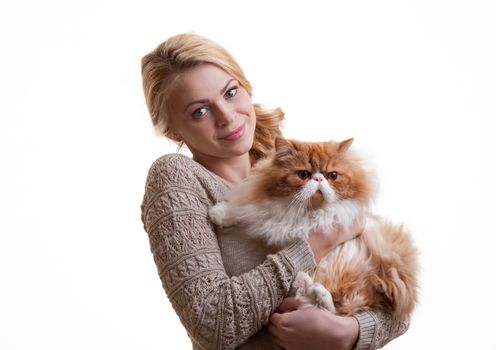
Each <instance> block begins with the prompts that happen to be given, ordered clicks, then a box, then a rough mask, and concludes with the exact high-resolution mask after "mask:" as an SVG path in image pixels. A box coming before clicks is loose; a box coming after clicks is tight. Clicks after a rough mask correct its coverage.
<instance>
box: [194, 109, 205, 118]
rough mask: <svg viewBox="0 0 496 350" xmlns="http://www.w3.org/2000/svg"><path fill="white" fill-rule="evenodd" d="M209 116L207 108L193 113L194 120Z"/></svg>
mask: <svg viewBox="0 0 496 350" xmlns="http://www.w3.org/2000/svg"><path fill="white" fill-rule="evenodd" d="M205 114H207V109H206V108H205V107H202V108H198V109H196V110H195V111H194V112H193V114H192V115H193V118H201V117H203V116H204V115H205Z"/></svg>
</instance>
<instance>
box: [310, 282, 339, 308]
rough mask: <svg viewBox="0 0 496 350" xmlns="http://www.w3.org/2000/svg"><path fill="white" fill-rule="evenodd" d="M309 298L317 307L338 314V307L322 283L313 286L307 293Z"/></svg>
mask: <svg viewBox="0 0 496 350" xmlns="http://www.w3.org/2000/svg"><path fill="white" fill-rule="evenodd" d="M307 297H308V298H309V299H310V300H311V301H312V302H313V303H314V304H315V305H316V306H319V307H321V308H323V309H326V310H329V311H330V312H332V313H333V314H336V307H335V306H334V300H333V299H332V295H331V293H329V291H328V290H327V289H325V288H324V286H323V285H321V284H320V283H315V284H313V285H312V286H311V287H310V288H308V291H307Z"/></svg>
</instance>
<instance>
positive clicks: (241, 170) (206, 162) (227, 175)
mask: <svg viewBox="0 0 496 350" xmlns="http://www.w3.org/2000/svg"><path fill="white" fill-rule="evenodd" d="M193 160H194V161H196V162H198V163H200V164H201V165H203V166H204V167H205V168H207V169H208V170H210V171H211V172H213V173H214V174H216V175H219V176H220V177H222V178H223V179H224V180H226V181H228V182H230V183H231V184H237V183H239V182H241V181H243V180H244V179H245V178H246V177H247V176H248V174H249V173H250V169H251V163H250V156H249V154H248V153H245V154H243V155H240V156H236V157H230V158H216V157H205V156H202V155H195V154H193Z"/></svg>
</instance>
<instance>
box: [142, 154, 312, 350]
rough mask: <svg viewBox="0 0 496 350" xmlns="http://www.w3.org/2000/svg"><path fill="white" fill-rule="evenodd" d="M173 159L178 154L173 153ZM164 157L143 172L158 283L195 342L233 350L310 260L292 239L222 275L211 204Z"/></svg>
mask: <svg viewBox="0 0 496 350" xmlns="http://www.w3.org/2000/svg"><path fill="white" fill-rule="evenodd" d="M176 160H177V159H176ZM178 164H180V163H178V162H174V161H171V160H170V159H165V160H164V159H163V158H161V159H159V160H158V161H156V162H155V163H154V164H153V165H152V167H151V169H150V172H149V174H148V179H147V184H146V188H145V196H144V199H143V204H142V221H143V224H144V228H145V231H146V232H147V233H148V236H149V240H150V249H151V251H152V253H153V257H154V260H155V263H156V266H157V270H158V273H159V276H160V279H161V281H162V286H163V288H164V289H165V291H166V294H167V296H168V298H169V300H170V302H171V304H172V306H173V308H174V310H175V311H176V313H177V315H178V316H179V318H180V320H181V322H182V324H183V326H184V327H185V328H186V331H187V333H188V335H189V337H190V338H191V340H192V342H193V344H194V347H195V348H201V349H233V348H235V347H237V346H239V345H240V344H242V343H244V342H245V341H246V340H247V339H248V338H249V337H250V336H251V335H253V334H254V333H256V332H257V331H259V330H260V329H261V327H262V325H264V324H266V323H267V322H268V320H269V317H270V315H271V314H272V313H273V312H274V311H275V309H276V307H277V306H278V305H279V304H280V303H281V301H282V299H283V298H284V296H285V295H287V293H288V292H289V290H290V288H291V284H292V282H293V279H294V277H295V275H296V273H297V271H300V270H302V271H311V270H312V269H313V268H314V267H315V266H314V260H313V255H312V252H311V250H310V248H309V246H308V244H307V243H306V242H305V241H303V240H300V241H295V242H294V243H293V244H292V245H290V246H289V247H287V248H285V249H283V250H281V251H280V252H278V253H277V254H273V255H269V256H268V257H267V258H266V260H265V261H264V262H263V263H262V264H260V265H259V266H257V267H256V268H254V269H252V270H251V271H248V272H247V273H245V274H242V275H240V276H237V277H231V278H229V277H228V276H227V275H226V272H225V269H224V266H223V263H222V259H221V252H220V249H219V245H218V241H217V237H216V234H215V232H214V231H213V227H212V225H211V223H210V222H209V220H208V218H207V210H208V208H209V207H210V206H211V205H212V204H213V201H212V198H209V194H208V191H206V192H205V191H204V190H202V189H203V188H204V184H202V183H201V180H199V178H198V174H196V173H195V171H192V170H191V169H187V167H185V168H184V169H183V168H182V167H179V166H178Z"/></svg>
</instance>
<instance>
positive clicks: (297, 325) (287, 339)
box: [269, 298, 409, 350]
mask: <svg viewBox="0 0 496 350" xmlns="http://www.w3.org/2000/svg"><path fill="white" fill-rule="evenodd" d="M278 311H279V312H280V313H274V314H273V315H272V316H271V319H270V322H271V323H270V325H269V331H270V332H271V333H272V335H273V336H274V337H275V338H276V340H277V342H278V344H279V345H281V346H283V347H284V348H285V349H286V350H298V349H302V350H312V349H322V348H332V349H336V350H350V349H353V350H375V349H379V348H382V347H383V346H384V345H386V344H387V343H389V342H390V341H391V340H393V339H395V338H397V337H399V336H400V335H402V334H403V333H405V332H406V330H407V329H408V326H409V320H408V319H403V320H395V319H393V318H392V317H391V315H389V314H387V313H385V312H382V311H380V310H367V311H362V312H359V313H358V314H356V315H354V317H346V316H336V315H334V314H332V313H330V312H329V311H327V310H323V309H320V308H315V307H308V304H307V303H306V302H305V300H304V298H286V299H284V301H283V302H282V304H281V306H280V307H279V308H278ZM324 345H325V346H324Z"/></svg>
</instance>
